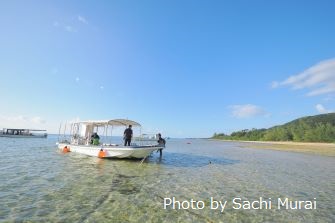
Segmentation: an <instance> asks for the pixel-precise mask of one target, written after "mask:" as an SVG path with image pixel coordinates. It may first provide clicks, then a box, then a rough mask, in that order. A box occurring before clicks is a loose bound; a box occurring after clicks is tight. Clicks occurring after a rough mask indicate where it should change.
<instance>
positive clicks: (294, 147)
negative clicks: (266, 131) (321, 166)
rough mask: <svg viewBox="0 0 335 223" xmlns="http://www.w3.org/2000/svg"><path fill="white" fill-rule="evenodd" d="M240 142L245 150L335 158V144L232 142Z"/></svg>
mask: <svg viewBox="0 0 335 223" xmlns="http://www.w3.org/2000/svg"><path fill="white" fill-rule="evenodd" d="M223 141H229V142H239V143H241V147H242V148H243V147H244V148H255V149H272V150H280V151H289V152H299V153H309V154H315V155H322V156H333V157H335V143H309V142H308V143H307V142H272V141H231V140H223Z"/></svg>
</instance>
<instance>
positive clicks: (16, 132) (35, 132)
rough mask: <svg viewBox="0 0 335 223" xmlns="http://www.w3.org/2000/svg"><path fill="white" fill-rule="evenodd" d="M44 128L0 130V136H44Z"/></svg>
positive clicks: (45, 135) (45, 134)
mask: <svg viewBox="0 0 335 223" xmlns="http://www.w3.org/2000/svg"><path fill="white" fill-rule="evenodd" d="M45 132H46V130H39V129H8V128H4V129H3V130H2V131H1V130H0V137H8V138H46V137H47V136H48V134H47V133H45Z"/></svg>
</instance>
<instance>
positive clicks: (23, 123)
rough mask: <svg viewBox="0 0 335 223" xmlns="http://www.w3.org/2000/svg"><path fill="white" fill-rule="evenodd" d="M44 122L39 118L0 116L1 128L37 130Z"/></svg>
mask: <svg viewBox="0 0 335 223" xmlns="http://www.w3.org/2000/svg"><path fill="white" fill-rule="evenodd" d="M45 123H46V121H45V120H44V119H42V118H41V117H38V116H35V117H32V118H31V117H27V116H23V115H18V116H4V115H0V124H1V125H2V127H3V128H37V127H41V126H42V125H44V124H45Z"/></svg>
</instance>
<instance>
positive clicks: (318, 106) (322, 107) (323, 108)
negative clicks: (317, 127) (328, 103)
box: [315, 104, 332, 114]
mask: <svg viewBox="0 0 335 223" xmlns="http://www.w3.org/2000/svg"><path fill="white" fill-rule="evenodd" d="M315 108H316V110H317V111H318V112H319V113H321V114H324V113H331V112H332V111H331V110H328V109H326V108H325V107H324V106H323V105H322V104H317V105H316V106H315Z"/></svg>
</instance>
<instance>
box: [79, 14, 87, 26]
mask: <svg viewBox="0 0 335 223" xmlns="http://www.w3.org/2000/svg"><path fill="white" fill-rule="evenodd" d="M77 19H78V21H79V22H81V23H84V24H88V22H87V20H86V19H85V17H83V16H81V15H78V17H77Z"/></svg>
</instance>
